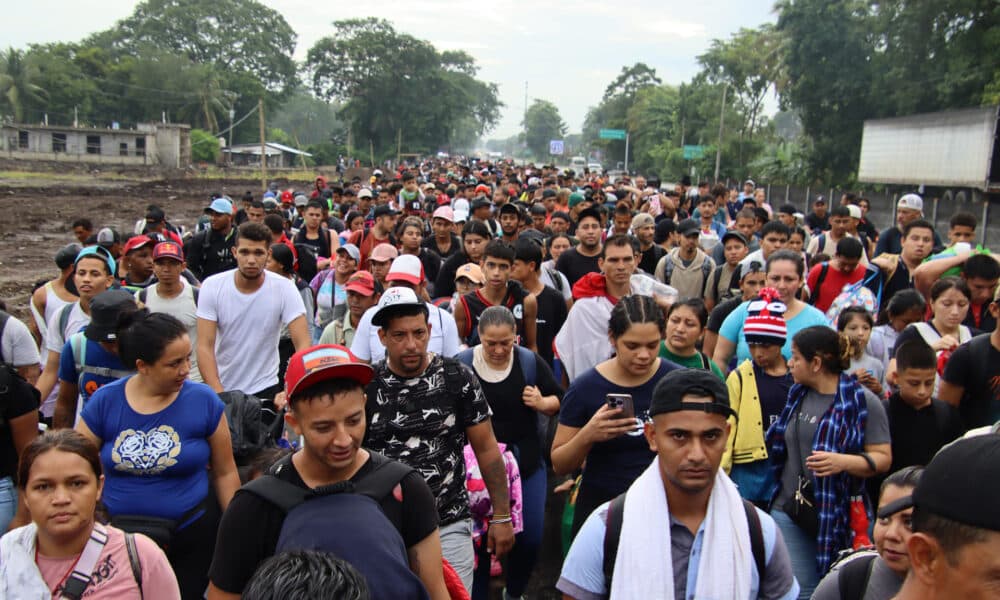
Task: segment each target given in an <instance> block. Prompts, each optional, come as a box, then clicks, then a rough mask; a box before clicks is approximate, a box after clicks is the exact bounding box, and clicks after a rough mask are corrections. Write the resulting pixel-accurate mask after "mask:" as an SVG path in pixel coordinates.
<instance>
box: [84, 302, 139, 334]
mask: <svg viewBox="0 0 1000 600" xmlns="http://www.w3.org/2000/svg"><path fill="white" fill-rule="evenodd" d="M136 310H138V307H137V306H136V304H135V296H133V295H132V294H130V293H128V292H126V291H125V290H121V289H114V290H106V291H103V292H101V293H100V294H98V295H96V296H94V298H93V299H92V300H91V301H90V323H89V324H88V325H87V327H86V328H85V329H84V330H83V335H84V337H86V338H87V339H88V340H94V341H95V342H114V341H115V340H117V339H118V335H117V330H118V317H119V316H120V315H122V314H125V313H130V312H135V311H136Z"/></svg>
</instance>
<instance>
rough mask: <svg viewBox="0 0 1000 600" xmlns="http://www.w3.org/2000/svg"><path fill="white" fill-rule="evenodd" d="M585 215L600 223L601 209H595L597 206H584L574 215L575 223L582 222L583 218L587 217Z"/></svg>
mask: <svg viewBox="0 0 1000 600" xmlns="http://www.w3.org/2000/svg"><path fill="white" fill-rule="evenodd" d="M587 217H590V218H592V219H597V222H598V223H600V222H601V211H599V210H597V208H595V207H593V206H591V207H588V208H585V209H583V210H581V211H580V213H579V214H578V215H576V222H577V223H582V222H583V220H584V219H585V218H587Z"/></svg>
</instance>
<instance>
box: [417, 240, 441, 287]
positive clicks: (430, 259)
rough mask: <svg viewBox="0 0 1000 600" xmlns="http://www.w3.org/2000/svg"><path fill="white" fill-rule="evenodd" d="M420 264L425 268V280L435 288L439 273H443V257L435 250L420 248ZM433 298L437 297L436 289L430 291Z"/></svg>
mask: <svg viewBox="0 0 1000 600" xmlns="http://www.w3.org/2000/svg"><path fill="white" fill-rule="evenodd" d="M419 258H420V264H421V265H423V267H424V278H425V279H426V280H427V281H428V282H429V285H431V286H433V285H435V284H436V283H437V277H438V273H440V272H441V257H440V256H438V255H437V253H436V252H434V251H433V250H429V249H427V248H424V247H421V248H420V255H419ZM429 292H430V293H431V296H432V297H435V298H436V297H437V294H436V292H435V290H434V289H431V290H429Z"/></svg>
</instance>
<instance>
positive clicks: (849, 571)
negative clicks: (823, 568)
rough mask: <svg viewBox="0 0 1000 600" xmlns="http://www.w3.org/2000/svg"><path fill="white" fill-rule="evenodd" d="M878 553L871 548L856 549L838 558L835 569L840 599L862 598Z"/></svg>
mask: <svg viewBox="0 0 1000 600" xmlns="http://www.w3.org/2000/svg"><path fill="white" fill-rule="evenodd" d="M876 558H878V553H877V552H874V551H873V550H871V549H867V550H858V551H857V552H853V553H851V554H848V555H847V556H846V557H844V558H842V559H840V561H839V562H840V563H841V564H840V567H839V568H838V569H837V587H838V588H839V589H840V600H862V598H864V597H865V591H866V590H867V589H868V580H869V579H871V577H872V569H874V568H875V559H876Z"/></svg>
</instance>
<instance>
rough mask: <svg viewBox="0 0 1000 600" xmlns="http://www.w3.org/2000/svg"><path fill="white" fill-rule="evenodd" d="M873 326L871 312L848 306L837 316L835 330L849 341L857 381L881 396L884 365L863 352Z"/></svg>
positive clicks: (852, 369) (882, 395)
mask: <svg viewBox="0 0 1000 600" xmlns="http://www.w3.org/2000/svg"><path fill="white" fill-rule="evenodd" d="M874 326H875V321H874V320H873V319H872V315H871V313H869V312H868V311H867V310H865V309H864V308H862V307H860V306H848V307H847V308H845V309H844V310H842V311H840V316H839V317H837V331H839V332H840V333H841V334H843V335H846V336H847V337H848V339H850V341H851V368H850V371H851V373H853V374H854V375H855V377H857V378H858V383H860V384H861V385H863V386H865V387H866V388H868V389H869V390H871V391H872V393H874V394H875V395H876V396H878V397H879V398H882V397H884V393H883V389H882V388H883V382H884V381H885V366H884V364H883V363H881V362H879V361H878V359H876V358H874V357H872V356H869V355H868V354H866V353H865V348H866V347H867V346H868V340H869V339H870V338H871V335H872V328H873V327H874Z"/></svg>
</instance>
